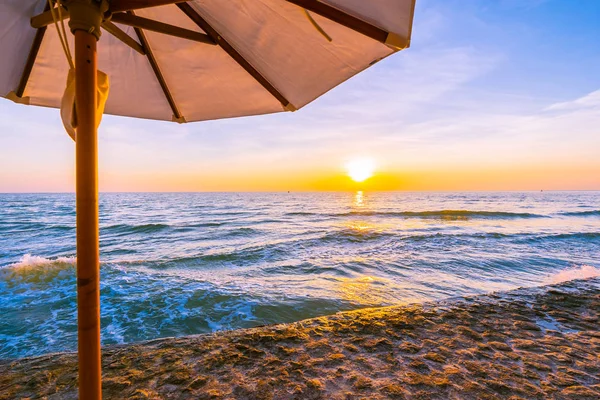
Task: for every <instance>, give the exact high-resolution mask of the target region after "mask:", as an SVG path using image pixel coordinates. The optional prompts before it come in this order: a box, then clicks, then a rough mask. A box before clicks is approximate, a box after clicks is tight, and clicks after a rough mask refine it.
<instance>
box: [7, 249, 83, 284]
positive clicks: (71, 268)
mask: <svg viewBox="0 0 600 400" xmlns="http://www.w3.org/2000/svg"><path fill="white" fill-rule="evenodd" d="M76 261H77V259H76V258H75V257H57V258H45V257H40V256H32V255H31V254H25V255H24V256H23V257H21V259H20V260H19V261H18V262H16V263H13V264H9V265H6V266H4V267H0V282H6V283H7V284H8V285H9V286H14V285H16V284H18V283H41V284H44V283H48V282H50V281H53V280H54V279H57V278H59V279H60V278H69V279H70V278H73V277H74V276H75V263H76Z"/></svg>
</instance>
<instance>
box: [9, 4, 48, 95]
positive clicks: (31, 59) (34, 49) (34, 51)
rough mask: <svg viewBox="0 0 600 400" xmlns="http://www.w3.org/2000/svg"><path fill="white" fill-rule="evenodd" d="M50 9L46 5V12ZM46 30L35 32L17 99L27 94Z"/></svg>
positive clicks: (16, 91) (17, 91)
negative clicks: (26, 90) (26, 89)
mask: <svg viewBox="0 0 600 400" xmlns="http://www.w3.org/2000/svg"><path fill="white" fill-rule="evenodd" d="M49 9H50V6H49V4H48V3H46V7H45V8H44V11H48V10H49ZM46 29H47V27H46V26H43V27H41V28H38V29H37V31H36V32H35V37H34V38H33V42H32V43H31V48H30V49H29V54H28V55H27V61H26V62H25V67H24V68H23V73H22V74H21V79H20V80H19V86H17V90H15V94H16V95H17V97H23V93H25V87H27V82H29V77H30V76H31V71H32V70H33V66H34V65H35V60H36V59H37V55H38V52H39V51H40V46H41V45H42V41H43V40H44V35H45V34H46Z"/></svg>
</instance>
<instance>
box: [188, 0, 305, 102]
mask: <svg viewBox="0 0 600 400" xmlns="http://www.w3.org/2000/svg"><path fill="white" fill-rule="evenodd" d="M177 7H179V9H180V10H181V11H183V13H184V14H185V15H187V16H188V18H190V19H191V20H192V21H193V22H194V23H195V24H196V25H198V26H199V27H200V29H202V30H203V31H204V32H206V33H207V34H208V36H210V37H211V38H212V39H213V40H214V41H215V42H216V43H217V44H218V45H219V46H221V48H222V49H223V50H225V52H226V53H227V54H229V56H230V57H231V58H233V59H234V60H235V61H236V62H237V63H238V65H239V66H240V67H242V68H243V69H244V70H245V71H246V72H247V73H249V74H250V75H251V76H252V77H253V78H254V79H255V80H256V81H257V82H258V83H260V84H261V85H262V87H264V88H265V89H266V90H267V91H268V92H269V93H271V94H272V95H273V96H274V97H275V98H276V99H277V100H278V101H279V102H280V103H281V104H282V106H283V108H284V109H286V110H288V111H295V110H296V107H294V105H293V104H292V103H290V102H289V101H288V99H286V98H285V96H284V95H283V94H281V93H280V92H279V91H278V90H277V89H276V88H275V87H274V86H273V85H272V84H271V83H270V82H269V81H268V80H267V79H266V78H265V77H264V76H263V75H262V74H261V73H260V72H258V70H257V69H256V68H254V67H253V66H252V64H250V63H249V62H248V60H246V59H245V58H244V57H243V56H242V55H241V54H240V53H239V52H238V51H237V50H236V49H235V48H233V46H232V45H231V44H229V42H227V40H225V39H224V38H223V36H221V35H220V34H219V32H217V31H216V30H215V29H214V28H213V27H212V26H211V25H210V24H209V23H208V22H207V21H206V20H205V19H204V18H202V17H201V16H200V14H198V12H196V10H194V9H193V8H192V7H191V6H190V5H189V4H188V3H178V4H177Z"/></svg>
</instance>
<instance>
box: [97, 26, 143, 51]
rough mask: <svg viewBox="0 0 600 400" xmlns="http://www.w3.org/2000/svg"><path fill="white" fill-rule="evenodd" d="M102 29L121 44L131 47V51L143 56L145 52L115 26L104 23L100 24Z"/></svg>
mask: <svg viewBox="0 0 600 400" xmlns="http://www.w3.org/2000/svg"><path fill="white" fill-rule="evenodd" d="M102 27H103V28H104V29H105V30H106V31H107V32H108V33H110V34H111V35H113V36H114V37H116V38H117V39H119V40H120V41H121V42H123V43H125V44H126V45H127V46H129V47H131V48H132V49H133V50H135V51H137V52H138V53H140V54H141V55H143V56H145V55H146V51H145V50H144V48H143V47H142V46H141V45H140V44H139V43H138V42H136V41H135V40H134V39H133V38H132V37H131V36H129V35H128V34H127V33H125V32H124V31H123V30H122V29H121V28H119V27H118V26H116V25H115V24H113V23H112V22H110V21H104V22H103V23H102Z"/></svg>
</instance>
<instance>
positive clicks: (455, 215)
mask: <svg viewBox="0 0 600 400" xmlns="http://www.w3.org/2000/svg"><path fill="white" fill-rule="evenodd" d="M285 215H288V216H302V215H304V216H310V215H315V216H318V215H324V216H330V217H350V216H369V217H370V216H374V217H405V218H439V219H469V218H490V219H510V218H547V217H548V216H546V215H541V214H532V213H515V212H505V211H476V210H433V211H349V212H345V213H331V214H320V213H310V212H291V213H286V214H285Z"/></svg>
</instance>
